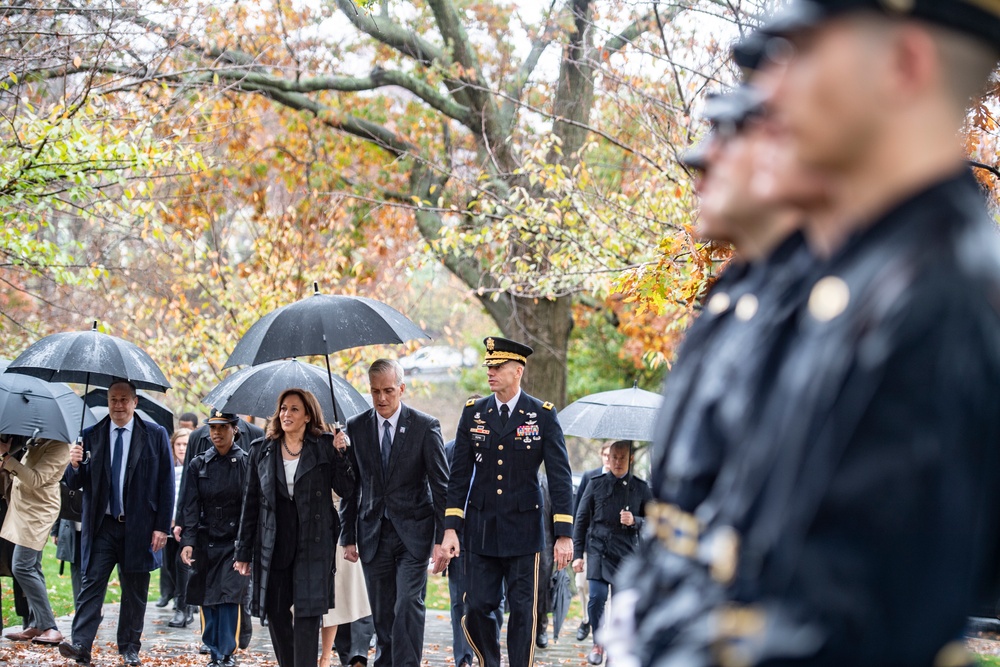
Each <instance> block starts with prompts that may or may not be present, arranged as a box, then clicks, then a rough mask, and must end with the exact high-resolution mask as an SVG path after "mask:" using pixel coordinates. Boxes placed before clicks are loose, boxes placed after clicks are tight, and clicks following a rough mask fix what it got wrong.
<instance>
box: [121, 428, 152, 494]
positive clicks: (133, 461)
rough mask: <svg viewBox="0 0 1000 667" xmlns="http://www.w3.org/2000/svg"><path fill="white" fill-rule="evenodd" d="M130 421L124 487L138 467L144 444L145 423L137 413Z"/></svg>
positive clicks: (126, 486)
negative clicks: (130, 428) (130, 427)
mask: <svg viewBox="0 0 1000 667" xmlns="http://www.w3.org/2000/svg"><path fill="white" fill-rule="evenodd" d="M132 419H133V422H132V443H131V444H130V445H129V447H128V462H127V463H126V468H125V488H128V485H129V484H130V483H131V482H132V474H133V473H134V472H135V469H136V468H138V467H139V458H140V457H141V456H142V450H143V448H145V446H146V425H145V424H143V423H142V420H141V419H139V415H135V416H134V417H133V418H132ZM124 495H125V490H124V489H122V496H123V498H122V499H123V500H124Z"/></svg>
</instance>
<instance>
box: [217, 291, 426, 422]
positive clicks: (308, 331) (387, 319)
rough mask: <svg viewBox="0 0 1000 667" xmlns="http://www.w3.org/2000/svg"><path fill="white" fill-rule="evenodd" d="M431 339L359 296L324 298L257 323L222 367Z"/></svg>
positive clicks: (381, 305)
mask: <svg viewBox="0 0 1000 667" xmlns="http://www.w3.org/2000/svg"><path fill="white" fill-rule="evenodd" d="M416 338H430V336H428V335H427V334H426V333H424V331H423V329H421V328H420V327H418V326H417V325H416V324H414V323H413V322H411V321H410V320H409V319H407V318H406V316H404V315H403V314H402V313H400V312H399V311H398V310H396V309H395V308H393V307H391V306H388V305H386V304H384V303H382V302H381V301H376V300H374V299H367V298H365V297H360V296H343V295H332V294H320V293H319V285H317V284H316V283H313V295H312V296H309V297H306V298H304V299H301V300H299V301H296V302H295V303H292V304H289V305H287V306H282V307H281V308H278V309H277V310H274V311H272V312H270V313H268V314H267V315H265V316H264V317H262V318H260V319H259V320H257V322H255V323H254V325H253V326H251V327H250V328H249V329H248V330H247V332H246V333H245V334H243V337H242V338H240V340H239V342H238V343H237V344H236V348H235V349H234V350H233V353H232V354H231V355H229V359H227V360H226V364H225V366H223V368H229V367H230V366H255V365H257V364H261V363H264V362H267V361H274V360H276V359H288V358H291V357H308V356H314V355H320V354H322V355H324V356H327V355H329V354H331V353H333V352H337V351H339V350H346V349H348V348H352V347H361V346H364V345H393V344H398V343H405V342H406V341H408V340H414V339H416ZM326 366H327V374H328V378H327V379H328V385H329V391H330V395H331V400H332V402H333V410H334V422H335V423H336V422H339V421H340V415H339V414H338V410H337V402H336V399H335V398H333V373H332V372H330V360H329V358H327V360H326Z"/></svg>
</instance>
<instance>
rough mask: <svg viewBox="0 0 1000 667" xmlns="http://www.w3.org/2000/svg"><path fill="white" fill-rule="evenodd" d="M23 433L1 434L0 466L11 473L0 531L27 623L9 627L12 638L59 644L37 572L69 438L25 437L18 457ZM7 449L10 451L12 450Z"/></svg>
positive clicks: (55, 508) (52, 519)
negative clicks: (10, 550)
mask: <svg viewBox="0 0 1000 667" xmlns="http://www.w3.org/2000/svg"><path fill="white" fill-rule="evenodd" d="M16 441H19V444H24V442H25V439H24V438H23V437H17V436H10V435H2V436H0V470H4V471H7V472H9V473H10V475H11V476H12V477H13V478H14V479H13V483H12V485H11V491H10V507H9V509H8V511H7V516H6V518H5V519H4V522H3V528H2V529H0V537H2V538H3V539H5V540H9V541H11V542H13V543H14V559H13V563H12V566H11V570H12V571H13V574H14V579H15V580H16V581H17V583H18V584H19V585H20V586H21V589H22V590H23V591H24V595H25V598H27V601H28V624H27V626H26V627H25V628H24V629H23V630H22V631H21V632H8V633H7V634H6V635H5V636H6V637H7V639H10V640H13V641H32V642H34V643H36V644H52V645H55V644H58V643H59V642H61V641H62V640H63V636H62V634H61V633H60V632H59V628H58V626H57V625H56V619H55V617H54V616H53V614H52V605H51V604H50V603H49V595H48V589H47V588H46V585H45V575H44V574H43V573H42V549H43V548H44V547H45V542H46V541H47V540H48V537H49V529H50V528H51V527H52V524H54V523H55V521H56V519H58V518H59V506H60V493H59V480H60V478H61V477H62V474H63V471H64V470H65V469H66V464H67V463H69V443H66V442H60V441H58V440H37V441H36V440H34V439H32V440H28V442H27V447H26V449H27V453H26V454H25V455H24V457H23V460H19V458H18V456H15V454H18V455H19V454H20V451H18V450H20V447H13V448H12V445H13V443H14V442H16ZM12 449H13V450H14V451H12Z"/></svg>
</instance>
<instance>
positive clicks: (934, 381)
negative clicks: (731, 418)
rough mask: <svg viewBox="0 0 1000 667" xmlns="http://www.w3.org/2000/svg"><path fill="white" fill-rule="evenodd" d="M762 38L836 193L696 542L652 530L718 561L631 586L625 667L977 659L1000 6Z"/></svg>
mask: <svg viewBox="0 0 1000 667" xmlns="http://www.w3.org/2000/svg"><path fill="white" fill-rule="evenodd" d="M889 7H892V9H889ZM763 36H764V37H765V38H766V40H765V41H766V42H767V52H768V54H769V58H770V62H768V63H766V64H765V65H764V67H763V70H762V71H761V72H760V73H759V74H758V75H757V76H755V77H754V84H755V85H756V86H758V87H759V89H760V90H761V91H762V94H763V95H764V100H765V110H766V114H767V116H768V117H769V122H770V123H772V125H771V126H770V129H771V130H772V131H773V132H774V133H775V141H776V142H778V143H780V144H783V145H784V147H785V148H786V149H787V150H788V151H789V152H790V154H791V155H793V156H794V164H795V165H797V166H796V167H795V168H796V169H808V170H811V171H815V172H818V173H820V174H821V175H822V178H823V179H824V180H825V181H826V184H827V186H828V199H826V200H825V201H824V202H823V205H822V207H817V208H815V209H810V208H809V207H806V213H807V215H806V217H805V221H806V222H805V224H806V227H805V232H806V237H807V239H808V243H809V245H810V247H811V249H812V250H813V251H814V252H815V253H816V254H817V255H818V256H819V257H820V258H821V260H820V262H819V263H818V264H817V272H816V274H815V278H814V279H811V280H810V283H809V289H808V290H806V291H805V292H804V293H803V294H802V297H801V298H799V299H797V300H795V309H796V313H795V316H794V317H791V318H789V319H788V323H787V324H786V325H784V326H782V327H781V329H780V330H779V331H777V332H776V333H777V338H776V339H775V340H776V341H777V347H776V349H777V351H778V354H777V355H776V358H775V361H774V363H773V364H772V365H769V367H768V374H769V375H770V376H772V377H773V381H770V382H769V383H768V385H767V391H766V395H765V396H764V397H763V399H762V403H763V404H762V406H761V407H762V409H761V414H762V416H761V417H760V419H758V420H755V421H753V422H752V423H751V428H750V429H748V431H747V435H746V438H745V439H744V441H743V442H741V443H740V444H739V446H738V447H735V448H733V449H732V450H731V451H727V452H726V456H725V458H724V463H723V466H722V469H721V471H720V472H719V475H718V481H717V483H716V484H715V485H714V486H713V487H712V491H711V493H710V495H709V496H708V497H707V499H706V500H705V501H704V502H703V503H701V504H700V505H699V506H698V509H697V511H696V512H695V516H694V517H689V518H687V519H685V520H684V528H685V531H684V534H683V539H679V538H678V533H677V531H676V530H670V529H669V528H670V525H671V524H670V522H669V521H662V522H654V521H649V522H648V523H647V525H653V526H655V529H654V531H653V532H654V533H655V534H656V537H657V539H659V540H660V542H661V545H662V546H663V547H664V548H665V549H666V550H668V551H670V552H672V553H673V554H677V553H678V552H683V553H686V554H688V555H689V557H690V559H691V560H692V561H699V562H701V563H703V564H704V567H702V568H691V569H690V571H689V572H688V573H687V576H686V578H685V579H684V581H683V582H682V583H681V585H680V587H679V590H676V591H674V592H673V594H672V595H670V596H662V597H660V599H659V600H657V599H653V596H655V595H656V593H657V591H650V592H651V593H652V594H653V595H652V596H648V597H644V596H643V595H642V594H640V593H638V592H634V593H633V594H632V596H631V599H630V600H627V601H626V602H628V603H629V604H630V605H631V606H632V609H631V610H630V609H629V608H626V607H625V606H624V605H623V606H622V607H619V608H618V609H616V610H615V613H616V619H617V620H618V621H619V624H618V625H617V626H616V632H615V641H616V647H620V648H622V649H623V652H622V662H623V663H624V664H633V665H634V664H642V665H648V664H655V665H660V666H667V665H684V666H685V667H694V666H704V665H736V664H739V665H764V664H767V665H776V664H781V665H811V666H814V665H820V666H825V665H830V666H833V665H837V666H838V667H839V666H841V665H852V666H862V667H863V666H868V665H871V666H872V667H874V666H876V665H913V666H917V665H933V664H937V665H961V664H965V660H966V658H965V656H964V649H963V646H962V643H961V642H960V638H961V633H962V629H963V626H964V622H965V615H966V612H967V611H968V610H969V609H970V606H971V603H972V599H973V592H974V591H975V590H976V588H977V586H978V585H979V584H980V583H981V582H982V576H983V575H984V573H985V568H986V567H988V565H987V562H988V560H991V559H993V551H992V550H993V549H994V548H995V546H996V545H995V538H994V537H993V535H994V534H995V531H996V525H995V524H996V521H995V519H996V516H995V513H996V509H995V508H996V506H997V498H996V489H997V488H998V485H997V484H996V481H997V480H996V477H997V473H996V471H997V469H998V467H997V466H998V461H997V452H996V447H995V443H996V442H997V440H998V437H1000V433H998V431H1000V423H998V422H997V420H996V418H995V415H996V414H997V410H998V408H1000V395H998V392H997V391H996V387H997V385H998V383H1000V358H998V356H1000V317H998V313H997V307H998V305H1000V248H998V239H997V238H996V230H995V228H993V225H992V224H991V223H990V221H989V219H988V217H987V216H986V215H985V211H984V208H983V202H982V201H981V197H980V195H979V193H978V191H977V186H976V184H975V181H974V180H973V179H972V177H971V176H970V175H969V174H968V173H967V171H966V168H965V167H964V160H963V157H964V156H963V154H962V145H961V142H960V140H959V138H958V137H959V130H960V128H961V127H962V125H963V122H964V120H965V110H966V107H967V105H968V104H969V102H970V100H971V99H972V98H973V97H975V96H977V95H978V94H979V92H980V89H981V88H982V87H983V85H984V83H985V81H986V79H987V77H988V75H989V74H990V72H991V71H992V69H993V67H994V65H995V62H996V59H997V57H996V56H997V52H996V48H997V44H1000V6H997V5H995V4H993V3H982V2H973V1H971V0H969V1H963V0H952V1H945V0H937V1H936V2H930V1H924V2H921V1H920V0H915V1H911V2H893V3H888V2H881V3H879V2H875V1H870V2H861V1H859V0H856V1H853V2H847V1H841V2H835V1H832V0H831V1H828V2H805V1H797V2H793V3H792V4H791V5H790V6H789V7H788V8H786V10H785V11H784V12H783V13H782V14H781V15H779V16H778V17H776V18H775V19H774V20H773V21H772V22H771V23H770V24H769V25H768V26H766V27H765V30H764V33H763ZM773 182H774V181H773V179H771V183H772V185H773ZM692 518H693V520H690V519H692ZM657 523H658V525H657ZM656 553H657V552H656V551H655V550H654V549H649V550H646V551H644V554H645V555H646V556H647V557H648V556H650V555H652V554H656ZM994 560H995V559H994ZM637 591H638V589H637ZM621 598H622V596H621V595H619V596H618V599H619V601H620V599H621ZM630 622H631V623H634V627H630ZM626 646H629V647H631V648H626Z"/></svg>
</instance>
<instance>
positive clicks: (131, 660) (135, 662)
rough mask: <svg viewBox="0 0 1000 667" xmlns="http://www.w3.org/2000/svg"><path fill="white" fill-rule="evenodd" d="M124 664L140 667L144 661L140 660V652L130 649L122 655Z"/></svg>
mask: <svg viewBox="0 0 1000 667" xmlns="http://www.w3.org/2000/svg"><path fill="white" fill-rule="evenodd" d="M122 662H124V663H125V664H126V665H130V667H138V666H139V665H141V664H142V661H141V660H139V652H138V651H136V650H135V649H129V650H127V651H125V652H124V653H122Z"/></svg>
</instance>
